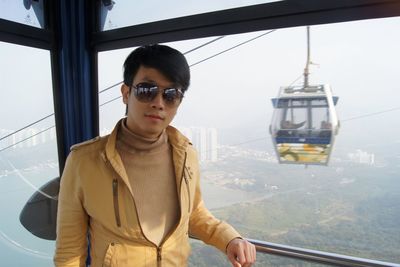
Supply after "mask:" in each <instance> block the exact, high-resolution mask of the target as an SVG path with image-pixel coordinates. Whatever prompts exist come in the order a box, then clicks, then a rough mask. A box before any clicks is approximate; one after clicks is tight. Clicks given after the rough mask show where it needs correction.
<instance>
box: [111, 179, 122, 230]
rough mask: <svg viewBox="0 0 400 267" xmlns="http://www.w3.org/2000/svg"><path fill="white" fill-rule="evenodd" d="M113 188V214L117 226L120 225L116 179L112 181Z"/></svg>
mask: <svg viewBox="0 0 400 267" xmlns="http://www.w3.org/2000/svg"><path fill="white" fill-rule="evenodd" d="M112 190H113V202H114V214H115V221H116V223H117V226H118V227H121V218H120V216H119V202H118V180H117V179H114V180H113V183H112Z"/></svg>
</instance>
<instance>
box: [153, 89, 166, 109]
mask: <svg viewBox="0 0 400 267" xmlns="http://www.w3.org/2000/svg"><path fill="white" fill-rule="evenodd" d="M151 107H152V108H155V109H160V110H163V109H164V108H165V103H164V99H163V97H162V93H161V92H159V93H158V94H157V95H156V97H155V98H154V99H153V100H152V101H151Z"/></svg>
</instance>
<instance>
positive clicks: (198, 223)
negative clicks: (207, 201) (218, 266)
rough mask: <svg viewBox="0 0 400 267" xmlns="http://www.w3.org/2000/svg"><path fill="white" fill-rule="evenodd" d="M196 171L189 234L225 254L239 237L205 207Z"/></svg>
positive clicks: (229, 226)
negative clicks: (229, 245)
mask: <svg viewBox="0 0 400 267" xmlns="http://www.w3.org/2000/svg"><path fill="white" fill-rule="evenodd" d="M196 170H197V173H195V175H196V178H197V179H196V180H197V181H196V191H195V196H194V203H193V204H194V206H193V211H192V214H191V215H190V219H189V233H190V234H191V235H193V236H194V237H197V238H199V239H201V240H202V241H203V242H204V243H206V244H209V245H212V246H214V247H216V248H218V249H219V250H221V251H222V252H223V253H226V247H227V246H228V243H229V242H230V241H231V240H232V239H234V238H241V236H240V234H239V233H238V232H237V231H236V230H235V229H234V228H233V227H232V226H231V225H229V224H228V223H226V222H224V221H221V220H218V219H217V218H215V217H214V216H213V215H212V214H211V212H210V211H209V210H208V209H207V208H206V207H205V205H204V202H203V198H202V196H201V190H200V179H199V177H200V173H199V168H196Z"/></svg>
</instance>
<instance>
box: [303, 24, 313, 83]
mask: <svg viewBox="0 0 400 267" xmlns="http://www.w3.org/2000/svg"><path fill="white" fill-rule="evenodd" d="M310 63H311V62H310V26H307V62H306V67H305V68H304V88H305V89H306V88H307V87H308V75H309V74H310V71H309V66H310Z"/></svg>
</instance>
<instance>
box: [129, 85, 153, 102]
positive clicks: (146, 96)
mask: <svg viewBox="0 0 400 267" xmlns="http://www.w3.org/2000/svg"><path fill="white" fill-rule="evenodd" d="M134 92H135V96H136V97H137V99H138V100H139V101H141V102H150V101H152V100H153V99H154V98H155V97H156V96H157V94H158V87H157V86H155V85H153V84H149V83H139V84H138V85H136V88H135V91H134Z"/></svg>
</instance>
